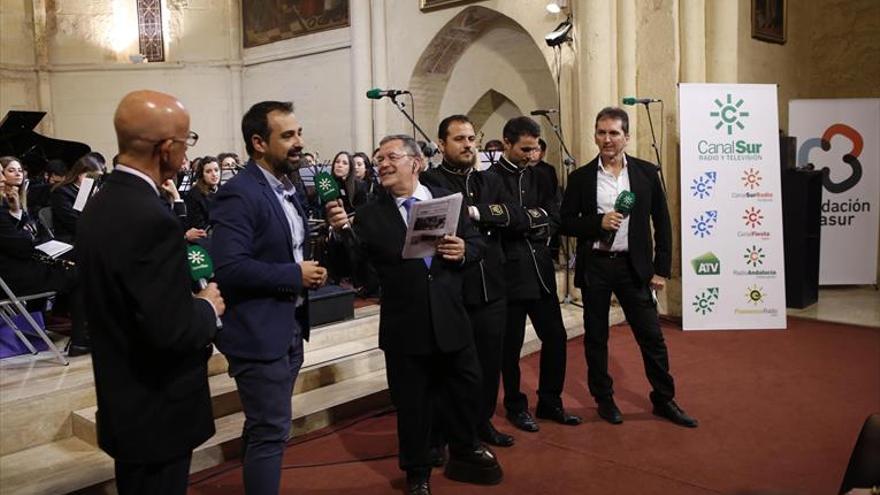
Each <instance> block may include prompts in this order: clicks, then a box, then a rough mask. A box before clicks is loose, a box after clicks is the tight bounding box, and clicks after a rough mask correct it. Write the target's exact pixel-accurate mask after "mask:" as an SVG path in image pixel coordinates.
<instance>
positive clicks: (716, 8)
mask: <svg viewBox="0 0 880 495" xmlns="http://www.w3.org/2000/svg"><path fill="white" fill-rule="evenodd" d="M738 19H739V5H738V2H717V1H712V2H708V3H707V4H706V82H716V83H735V82H737V34H738V33H737V28H738Z"/></svg>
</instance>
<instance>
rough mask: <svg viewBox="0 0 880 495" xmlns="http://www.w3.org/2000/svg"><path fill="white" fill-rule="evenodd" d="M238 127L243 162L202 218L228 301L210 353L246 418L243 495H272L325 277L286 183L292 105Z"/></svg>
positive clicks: (269, 108)
mask: <svg viewBox="0 0 880 495" xmlns="http://www.w3.org/2000/svg"><path fill="white" fill-rule="evenodd" d="M241 128H242V134H243V135H244V140H245V146H246V148H247V152H248V154H249V155H250V161H248V163H247V165H246V167H245V169H244V170H243V171H242V172H241V173H239V174H238V175H236V176H235V177H233V178H232V179H231V180H230V181H229V182H227V183H226V184H224V185H223V187H221V188H220V191H219V192H218V193H217V198H216V200H215V203H214V206H213V207H212V210H211V221H212V223H213V225H214V237H213V241H212V244H213V245H212V250H213V255H214V262H215V266H216V277H217V281H218V283H219V284H220V286H221V287H223V289H222V290H223V291H224V294H228V297H227V299H226V300H227V302H228V311H227V313H226V315H225V316H224V319H223V330H222V331H221V332H220V333H218V335H217V347H218V348H219V349H220V351H221V352H223V354H224V355H225V356H226V359H227V361H228V362H229V374H230V376H232V377H234V378H235V383H236V385H237V386H238V393H239V397H240V398H241V404H242V407H243V409H244V413H245V424H244V432H243V434H242V446H243V450H244V452H243V458H244V461H243V462H244V486H245V492H246V493H248V494H249V495H253V494H276V493H278V489H279V485H280V482H281V457H282V454H283V452H284V446H285V444H286V442H287V439H288V436H289V435H290V426H291V418H292V411H291V394H292V393H293V384H294V382H295V381H296V376H297V374H298V373H299V369H300V366H302V362H303V339H306V340H307V339H308V336H309V318H308V289H314V288H317V287H320V286H321V285H323V284H324V282H325V281H326V278H327V271H326V270H325V269H324V268H322V267H320V266H318V264H317V263H316V262H314V261H309V260H308V258H309V249H308V222H307V221H306V220H307V218H306V215H305V212H304V210H303V208H302V206H301V204H300V201H301V200H303V199H304V198H297V195H296V192H295V188H294V185H293V183H291V181H290V180H289V178H288V175H289V174H290V173H291V172H292V171H295V170H297V169H298V168H299V166H300V161H301V154H302V148H303V141H302V127H300V125H299V122H298V121H297V119H296V117H295V116H294V114H293V104H292V103H290V102H277V101H265V102H261V103H257V104H256V105H254V106H253V107H251V108H250V110H248V112H247V113H246V114H245V115H244V117H243V118H242V123H241Z"/></svg>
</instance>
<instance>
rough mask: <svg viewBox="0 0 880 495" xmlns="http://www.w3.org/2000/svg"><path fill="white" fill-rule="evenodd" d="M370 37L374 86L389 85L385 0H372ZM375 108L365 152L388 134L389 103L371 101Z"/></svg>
mask: <svg viewBox="0 0 880 495" xmlns="http://www.w3.org/2000/svg"><path fill="white" fill-rule="evenodd" d="M370 14H371V15H370V21H371V23H370V38H371V45H372V52H373V53H372V55H373V57H372V58H373V84H372V87H375V88H382V89H386V88H387V86H388V56H387V55H388V49H387V48H386V46H385V42H386V37H385V0H371V1H370ZM370 105H371V106H372V109H373V143H372V147H371V148H370V149H369V150H366V149H365V150H364V152H365V153H367V154H371V153H372V152H373V148H375V147H376V145H378V144H379V140H380V139H382V138H383V137H385V135H386V134H388V106H389V105H388V103H387V102H382V103H372V102H371V103H370Z"/></svg>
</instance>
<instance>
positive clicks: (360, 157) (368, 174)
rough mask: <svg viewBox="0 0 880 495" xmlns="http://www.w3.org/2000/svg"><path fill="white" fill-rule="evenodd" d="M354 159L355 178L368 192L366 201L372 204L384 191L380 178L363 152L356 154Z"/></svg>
mask: <svg viewBox="0 0 880 495" xmlns="http://www.w3.org/2000/svg"><path fill="white" fill-rule="evenodd" d="M352 159H353V160H354V175H355V178H356V179H357V181H358V183H360V184H363V186H362V187H363V189H364V191H366V201H367V202H368V203H369V202H372V201H373V200H375V199H376V197H378V195H379V192H380V191H382V190H383V189H382V186H381V185H380V184H379V180H378V177H376V169H374V168H373V164H372V163H371V162H370V157H368V156H367V154H366V153H364V152H363V151H358V152H357V153H355V154H354V156H353V157H352Z"/></svg>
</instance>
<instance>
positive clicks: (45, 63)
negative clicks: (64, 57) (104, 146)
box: [33, 0, 55, 136]
mask: <svg viewBox="0 0 880 495" xmlns="http://www.w3.org/2000/svg"><path fill="white" fill-rule="evenodd" d="M33 8H34V67H35V68H36V73H37V74H36V75H37V108H39V109H40V111H42V112H46V116H45V117H43V120H41V121H40V125H39V127H38V129H37V130H38V132H40V133H41V134H45V135H46V136H52V135H53V134H54V133H55V112H54V111H53V110H52V81H51V74H50V72H49V37H48V36H47V21H46V15H47V14H46V2H45V0H33Z"/></svg>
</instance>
